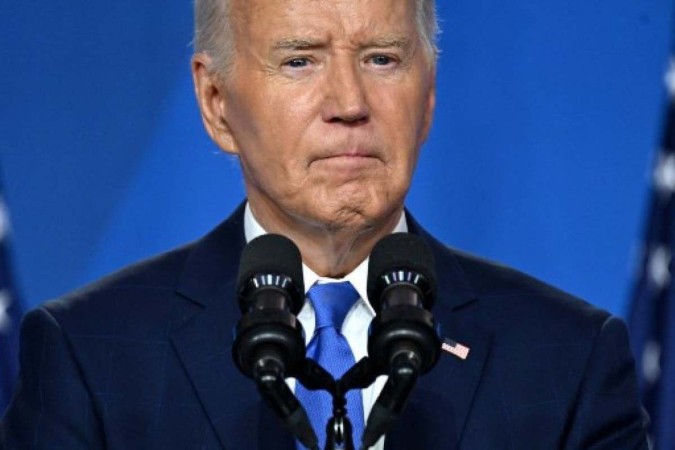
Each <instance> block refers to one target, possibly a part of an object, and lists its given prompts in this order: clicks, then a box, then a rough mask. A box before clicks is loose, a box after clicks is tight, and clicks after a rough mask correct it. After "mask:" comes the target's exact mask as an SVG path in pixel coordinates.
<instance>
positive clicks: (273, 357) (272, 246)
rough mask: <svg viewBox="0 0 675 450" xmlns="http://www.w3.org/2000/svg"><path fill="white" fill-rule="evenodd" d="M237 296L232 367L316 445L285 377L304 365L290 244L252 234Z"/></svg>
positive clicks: (300, 293) (299, 435) (297, 273)
mask: <svg viewBox="0 0 675 450" xmlns="http://www.w3.org/2000/svg"><path fill="white" fill-rule="evenodd" d="M237 296H238V300H239V307H240V309H241V311H242V313H243V316H242V318H241V319H240V320H239V322H237V325H236V327H235V330H234V334H235V340H234V344H233V346H232V357H233V359H234V362H235V364H236V366H237V368H239V370H240V371H241V372H242V373H243V374H244V375H246V376H247V377H249V378H251V379H253V380H254V381H255V382H256V385H257V388H258V392H259V393H260V395H261V397H262V398H263V400H264V401H265V402H266V403H267V404H268V405H269V406H270V407H271V408H272V410H273V411H274V412H275V413H276V414H277V416H279V417H280V418H281V420H282V421H283V423H284V425H285V426H286V428H288V429H289V430H290V432H291V433H292V434H293V435H294V436H295V438H296V439H298V440H299V441H300V442H302V444H303V445H305V446H306V447H308V448H310V449H318V448H319V446H318V438H317V437H316V433H315V432H314V429H313V428H312V426H311V423H310V421H309V418H308V417H307V414H306V412H305V410H304V408H303V407H302V405H301V404H300V402H299V401H298V399H297V398H296V397H295V396H294V395H293V392H292V391H291V390H290V388H289V387H288V385H287V384H286V382H285V378H286V377H295V376H298V375H302V374H303V372H304V371H306V370H307V369H306V367H305V365H306V364H305V350H306V349H305V339H304V330H303V329H302V325H301V324H300V322H299V321H298V319H297V317H296V314H298V312H300V309H301V308H302V305H303V302H304V297H305V289H304V285H303V276H302V258H301V256H300V251H299V250H298V248H297V247H296V245H295V244H294V243H293V242H292V241H291V240H290V239H288V238H286V237H284V236H281V235H274V234H267V235H263V236H260V237H258V238H256V239H253V240H252V241H251V242H250V243H249V244H248V245H247V246H246V247H245V248H244V250H243V252H242V256H241V261H240V265H239V274H238V277H237Z"/></svg>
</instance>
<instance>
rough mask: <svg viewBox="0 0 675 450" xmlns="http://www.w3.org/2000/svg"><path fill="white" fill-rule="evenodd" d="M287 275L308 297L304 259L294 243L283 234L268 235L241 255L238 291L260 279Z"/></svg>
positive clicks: (254, 241)
mask: <svg viewBox="0 0 675 450" xmlns="http://www.w3.org/2000/svg"><path fill="white" fill-rule="evenodd" d="M267 274H275V275H279V274H280V275H286V276H288V277H290V278H291V279H292V280H293V283H294V284H295V287H296V288H297V290H298V291H299V292H300V293H301V294H304V293H305V285H304V281H303V275H302V256H301V255H300V250H298V247H297V246H296V245H295V243H294V242H293V241H291V240H290V239H288V238H287V237H285V236H282V235H280V234H264V235H262V236H258V237H257V238H255V239H253V240H252V241H251V242H249V243H248V245H247V246H246V247H244V250H243V252H242V254H241V260H240V263H239V275H238V277H237V291H239V290H241V288H242V287H243V286H244V285H245V284H246V283H248V281H249V280H250V279H251V278H252V277H254V276H256V275H267Z"/></svg>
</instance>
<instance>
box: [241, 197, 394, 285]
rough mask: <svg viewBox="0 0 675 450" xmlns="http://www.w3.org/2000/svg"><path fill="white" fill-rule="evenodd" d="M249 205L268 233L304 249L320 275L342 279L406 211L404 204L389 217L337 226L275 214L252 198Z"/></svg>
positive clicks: (304, 253)
mask: <svg viewBox="0 0 675 450" xmlns="http://www.w3.org/2000/svg"><path fill="white" fill-rule="evenodd" d="M249 204H250V207H251V211H252V212H253V215H254V217H255V218H256V220H257V221H258V223H260V225H261V226H262V227H263V228H264V229H265V230H266V231H267V232H269V233H278V234H282V235H284V236H286V237H288V238H290V239H291V240H292V241H293V242H295V244H296V245H297V246H298V248H299V249H300V253H301V255H302V261H303V263H305V264H306V265H307V266H308V267H309V268H310V269H312V270H313V271H314V272H315V273H316V274H317V275H319V276H321V277H329V278H342V277H344V276H345V275H347V274H348V273H350V272H352V271H353V270H354V269H355V268H356V267H357V266H358V265H359V264H360V263H361V262H362V261H363V260H365V259H366V258H367V257H368V256H369V255H370V252H371V250H372V249H373V247H374V246H375V244H376V243H377V242H378V241H379V240H380V239H381V238H383V237H384V236H386V235H388V234H390V233H391V232H392V231H393V230H394V228H395V227H396V225H397V224H398V221H399V219H400V218H401V214H402V213H403V207H402V206H401V207H398V208H395V209H393V210H392V211H391V213H389V214H387V215H386V217H382V218H378V219H376V220H363V221H358V222H357V224H356V225H350V226H343V227H336V226H335V225H334V224H333V223H330V224H321V223H317V222H313V221H309V220H303V219H298V218H294V217H292V216H289V215H286V214H275V213H274V211H272V210H270V209H268V208H265V207H264V206H262V205H259V204H254V203H253V202H251V199H249ZM261 206H262V207H261Z"/></svg>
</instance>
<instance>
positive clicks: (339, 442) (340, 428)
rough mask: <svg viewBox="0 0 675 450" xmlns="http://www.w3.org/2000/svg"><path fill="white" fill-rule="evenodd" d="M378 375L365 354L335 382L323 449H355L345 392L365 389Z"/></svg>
mask: <svg viewBox="0 0 675 450" xmlns="http://www.w3.org/2000/svg"><path fill="white" fill-rule="evenodd" d="M379 375H380V373H379V372H378V370H377V368H376V367H375V365H374V364H373V362H372V360H371V359H370V358H368V357H367V356H366V357H364V358H362V359H361V360H360V361H359V362H358V363H356V364H354V365H353V366H352V367H351V368H350V369H349V370H348V371H347V372H346V373H345V374H344V375H343V376H342V378H340V379H339V380H338V381H337V382H336V383H335V389H334V391H333V392H332V395H333V417H332V418H331V419H330V420H329V421H328V425H327V426H326V446H325V447H324V450H355V447H354V438H353V436H352V424H351V422H350V421H349V417H348V416H347V408H346V406H347V398H346V397H345V396H346V394H347V392H349V391H350V390H352V389H365V388H367V387H368V386H370V385H371V384H373V382H374V381H375V379H376V378H377V377H378V376H379Z"/></svg>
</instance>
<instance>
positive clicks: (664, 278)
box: [647, 246, 672, 288]
mask: <svg viewBox="0 0 675 450" xmlns="http://www.w3.org/2000/svg"><path fill="white" fill-rule="evenodd" d="M671 257H672V255H671V254H670V251H669V250H668V248H667V247H665V246H661V247H658V248H656V249H655V250H654V251H652V253H651V255H650V256H649V262H648V263H647V271H648V273H649V277H650V278H651V280H652V282H653V283H654V284H655V285H656V286H657V287H659V288H663V287H664V286H666V285H667V284H668V282H669V281H670V269H669V267H668V266H669V265H670V259H671Z"/></svg>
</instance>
